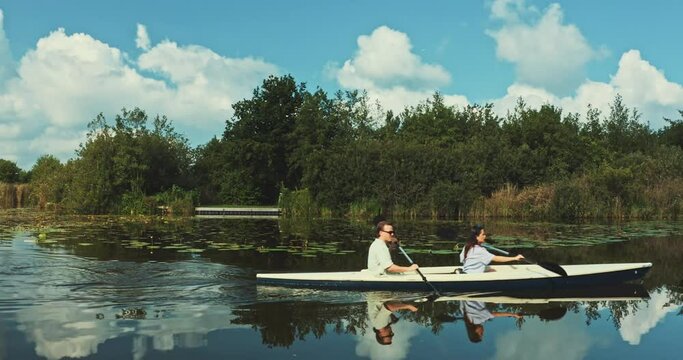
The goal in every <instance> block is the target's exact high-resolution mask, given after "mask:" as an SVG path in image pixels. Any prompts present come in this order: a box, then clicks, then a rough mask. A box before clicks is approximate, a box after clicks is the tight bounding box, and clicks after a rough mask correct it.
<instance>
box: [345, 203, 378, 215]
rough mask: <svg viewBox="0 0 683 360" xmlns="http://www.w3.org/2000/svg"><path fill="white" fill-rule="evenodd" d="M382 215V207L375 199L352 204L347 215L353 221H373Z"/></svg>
mask: <svg viewBox="0 0 683 360" xmlns="http://www.w3.org/2000/svg"><path fill="white" fill-rule="evenodd" d="M381 213H382V205H380V203H379V201H377V200H375V199H361V200H360V201H355V202H352V203H351V204H350V205H349V211H348V213H347V214H346V215H347V216H348V217H349V218H352V219H356V220H359V219H372V218H373V217H375V216H377V215H379V214H381Z"/></svg>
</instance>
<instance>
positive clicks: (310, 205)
mask: <svg viewBox="0 0 683 360" xmlns="http://www.w3.org/2000/svg"><path fill="white" fill-rule="evenodd" d="M278 207H279V208H280V209H282V213H283V215H284V216H286V217H295V218H306V219H309V218H311V217H313V216H314V214H315V212H316V211H315V209H316V207H315V204H314V202H313V197H312V196H311V192H310V191H309V190H308V189H301V190H294V191H292V190H289V189H287V188H282V190H281V191H280V197H279V199H278Z"/></svg>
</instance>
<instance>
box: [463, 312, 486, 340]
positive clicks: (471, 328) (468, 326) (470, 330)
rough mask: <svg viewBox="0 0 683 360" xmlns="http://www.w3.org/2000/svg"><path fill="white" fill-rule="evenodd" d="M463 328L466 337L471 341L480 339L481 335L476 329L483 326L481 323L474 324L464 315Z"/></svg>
mask: <svg viewBox="0 0 683 360" xmlns="http://www.w3.org/2000/svg"><path fill="white" fill-rule="evenodd" d="M465 319H466V320H465V330H467V338H468V339H470V342H473V343H478V342H480V341H481V339H482V336H481V335H479V333H478V332H477V329H479V328H483V327H484V326H483V325H481V324H478V325H475V324H473V323H472V322H471V321H468V320H467V317H465Z"/></svg>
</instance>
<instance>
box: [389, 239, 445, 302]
mask: <svg viewBox="0 0 683 360" xmlns="http://www.w3.org/2000/svg"><path fill="white" fill-rule="evenodd" d="M398 249H399V250H400V251H401V253H402V254H403V256H405V257H406V259H408V262H409V263H410V265H413V260H412V259H411V258H410V256H408V254H406V252H405V251H404V250H403V248H402V247H401V245H398ZM415 270H416V271H417V273H418V274H420V277H422V281H424V282H425V283H426V284H427V285H429V287H431V288H432V290H434V294H435V295H436V296H437V297H439V296H441V293H440V292H439V290H436V288H435V287H434V285H432V283H430V282H429V281H428V280H427V278H426V277H425V276H424V274H422V271H420V269H415ZM431 300H434V298H433V299H431Z"/></svg>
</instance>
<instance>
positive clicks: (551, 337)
mask: <svg viewBox="0 0 683 360" xmlns="http://www.w3.org/2000/svg"><path fill="white" fill-rule="evenodd" d="M538 339H543V341H538ZM593 345H595V340H593V339H592V338H591V336H590V335H589V333H588V331H587V330H586V328H585V327H584V326H583V324H581V323H580V322H578V321H570V320H569V319H563V320H562V321H561V322H556V323H542V322H540V321H539V322H528V323H526V324H524V331H523V332H522V331H518V330H516V329H515V330H512V331H508V332H507V333H504V334H502V335H500V336H499V337H497V338H496V339H495V349H496V353H495V355H494V356H493V358H495V359H528V360H535V359H539V360H540V359H555V360H574V359H584V358H586V355H587V354H588V351H589V349H590V348H591V347H592V346H593ZM558 349H562V351H558Z"/></svg>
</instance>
